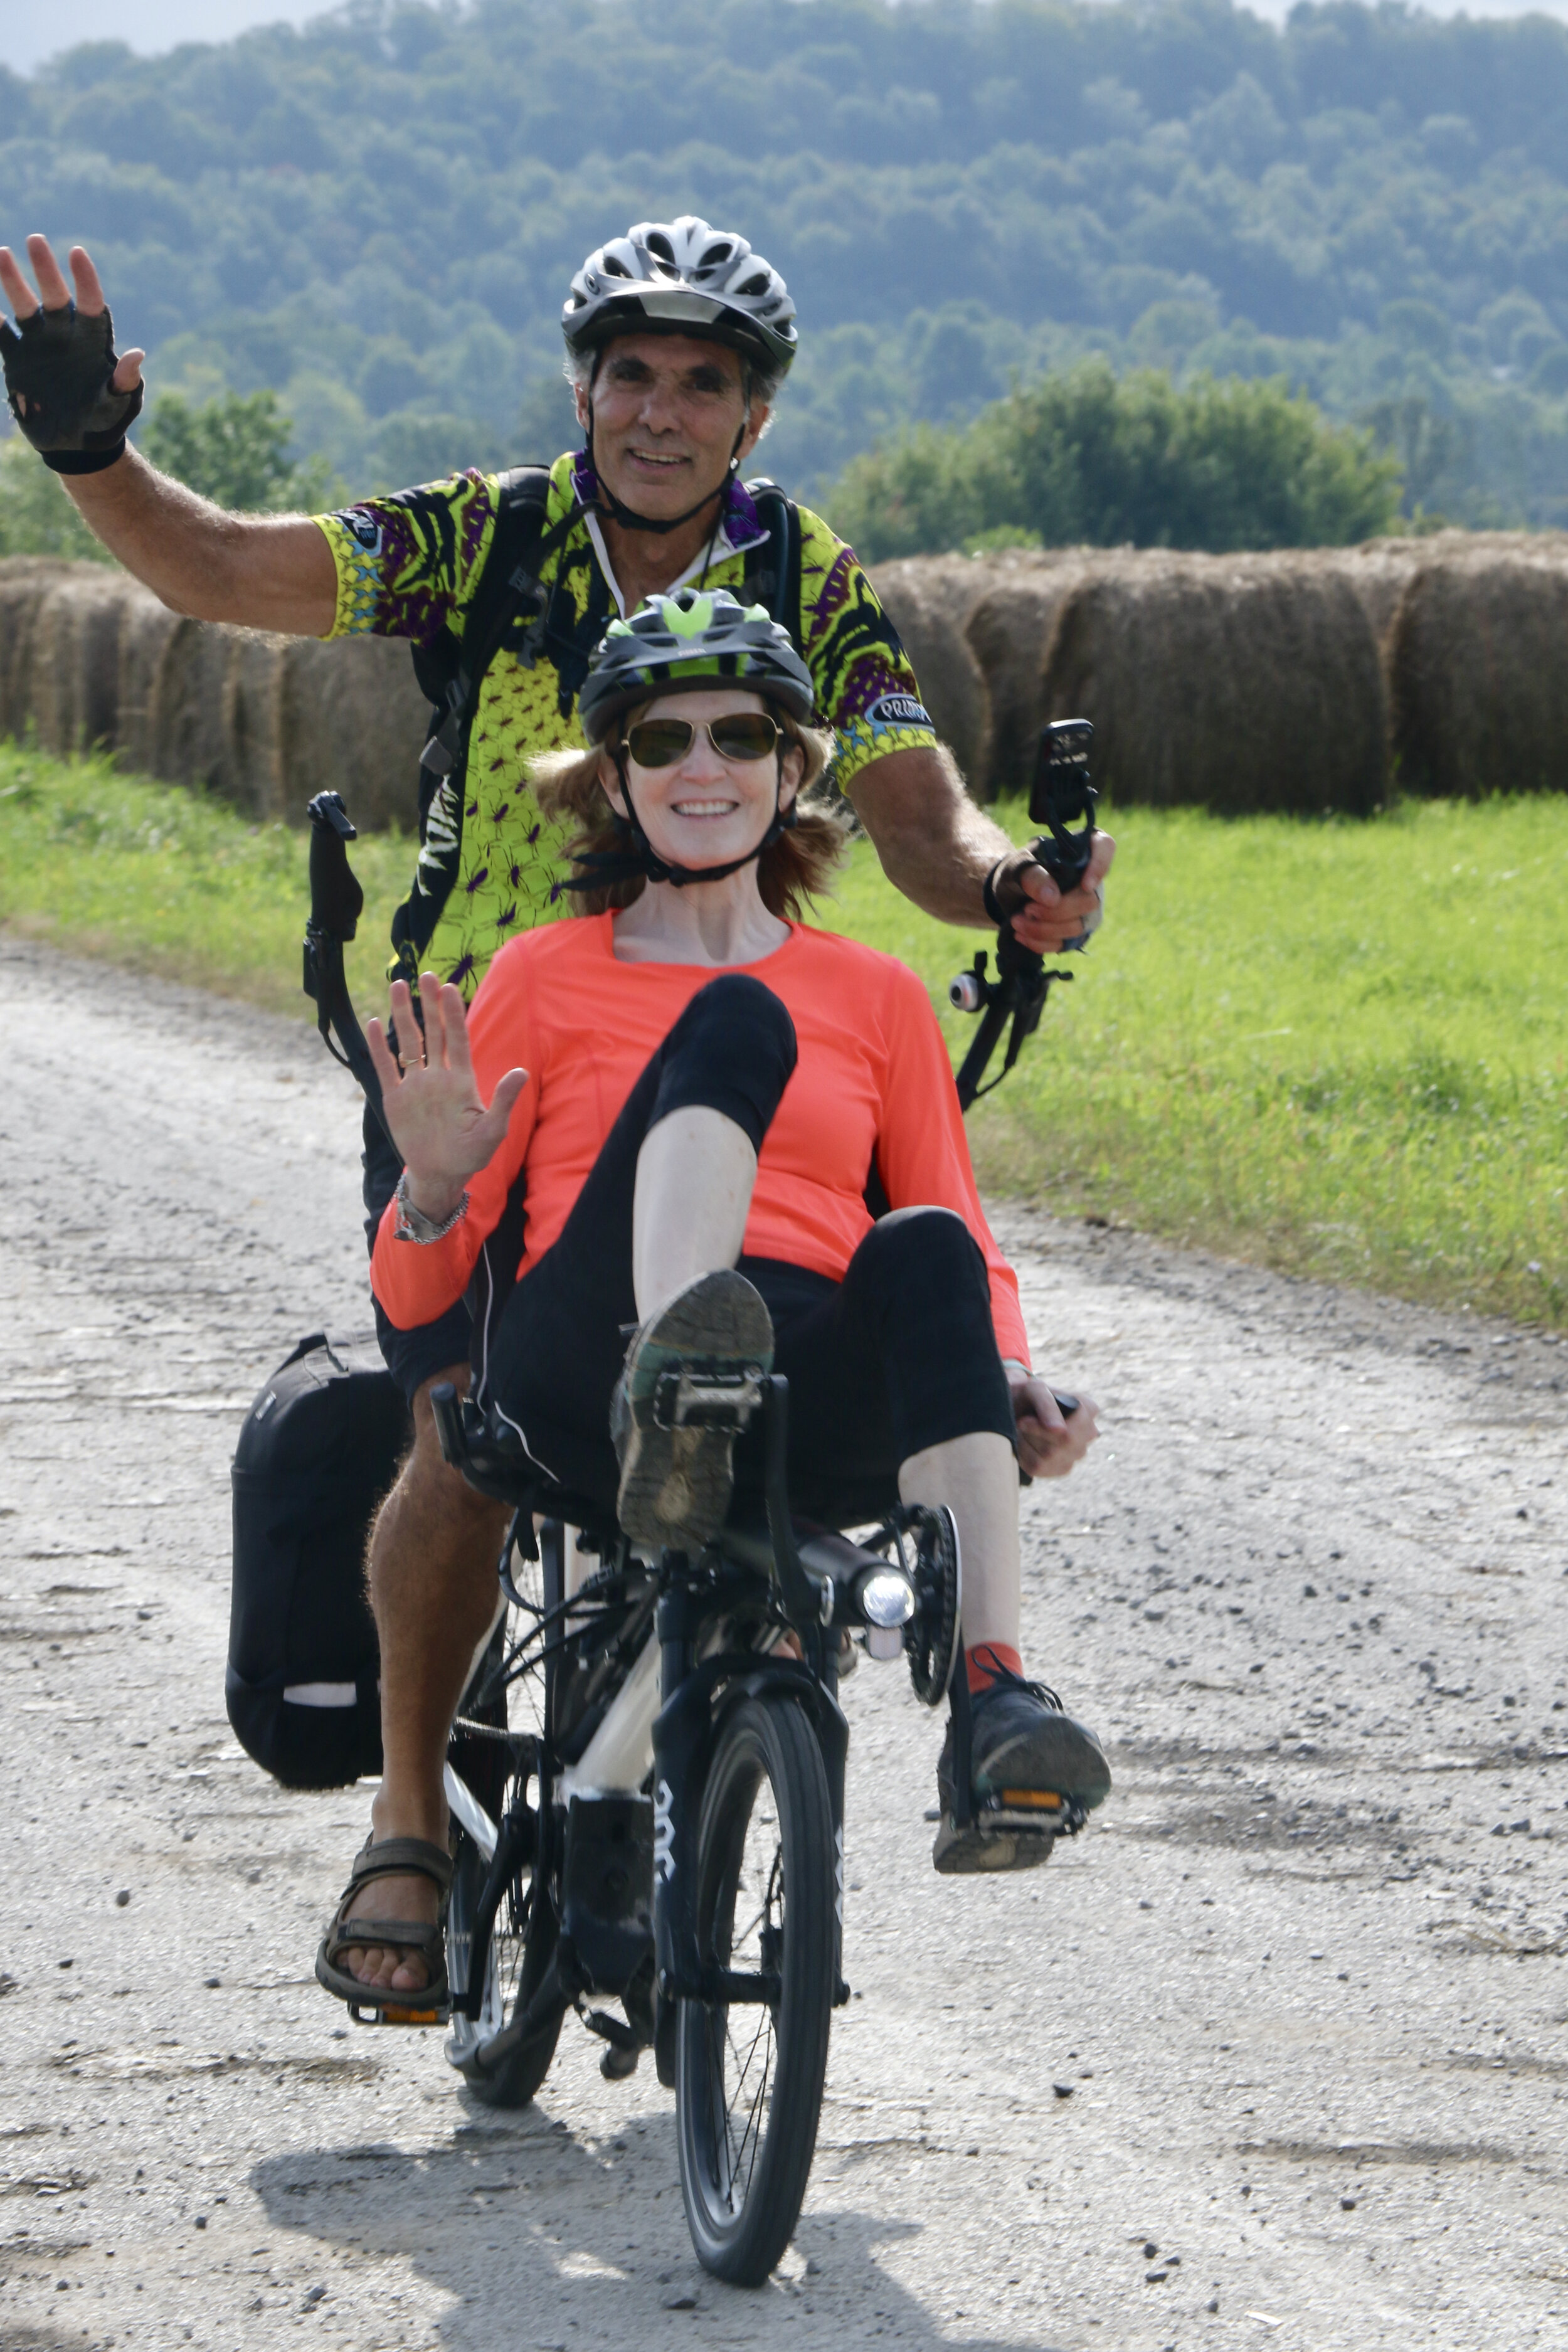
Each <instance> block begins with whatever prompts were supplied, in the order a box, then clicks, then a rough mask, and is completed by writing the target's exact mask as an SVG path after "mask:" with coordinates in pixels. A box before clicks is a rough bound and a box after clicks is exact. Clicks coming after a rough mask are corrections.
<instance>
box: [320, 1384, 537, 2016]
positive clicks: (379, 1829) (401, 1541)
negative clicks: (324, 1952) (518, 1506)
mask: <svg viewBox="0 0 1568 2352" xmlns="http://www.w3.org/2000/svg"><path fill="white" fill-rule="evenodd" d="M436 1379H437V1380H446V1381H451V1382H452V1383H453V1385H454V1386H455V1387H456V1388H457V1389H458V1391H459V1392H462V1391H466V1390H467V1388H468V1366H467V1364H459V1365H454V1366H453V1367H452V1368H451V1370H449V1371H445V1372H440V1373H437V1375H436ZM435 1384H436V1381H435V1380H431V1381H426V1384H425V1386H424V1387H423V1388H422V1389H421V1390H420V1391H419V1392H418V1394H417V1395H416V1398H415V1400H414V1449H413V1451H412V1453H411V1454H409V1456H408V1459H407V1461H406V1462H405V1464H404V1465H403V1469H402V1472H401V1474H400V1475H399V1477H398V1481H397V1484H396V1486H394V1488H393V1490H392V1492H391V1494H390V1495H389V1496H387V1498H386V1500H385V1502H384V1504H383V1505H382V1507H381V1511H380V1514H379V1516H378V1517H377V1519H376V1522H375V1527H374V1532H373V1533H372V1536H371V1539H370V1598H371V1606H372V1608H373V1609H374V1612H375V1625H376V1633H377V1634H378V1636H379V1638H380V1643H381V1737H382V1748H383V1755H384V1765H383V1771H382V1781H381V1787H380V1790H378V1792H377V1794H376V1798H375V1801H374V1805H373V1806H372V1808H371V1824H372V1828H373V1831H374V1835H375V1839H376V1842H377V1843H378V1844H379V1843H380V1842H381V1841H382V1840H383V1839H384V1838H392V1837H416V1838H427V1839H428V1840H429V1841H430V1842H431V1843H432V1844H435V1845H442V1846H444V1845H445V1844H446V1843H447V1799H446V1796H445V1794H444V1792H443V1790H442V1786H441V1772H442V1766H443V1764H444V1762H445V1760H446V1754H447V1735H448V1733H449V1732H450V1730H451V1727H452V1717H453V1716H454V1715H455V1714H456V1713H457V1711H458V1701H459V1699H460V1698H461V1697H462V1696H463V1686H464V1685H465V1683H466V1682H467V1680H468V1672H469V1668H470V1666H471V1664H472V1663H473V1656H474V1651H475V1648H476V1647H477V1645H478V1643H479V1642H481V1641H482V1640H483V1639H484V1635H485V1632H486V1629H487V1628H488V1627H489V1624H490V1622H491V1621H492V1619H493V1617H494V1614H495V1602H496V1561H497V1559H498V1558H499V1556H500V1544H501V1538H502V1536H503V1535H504V1534H505V1532H506V1526H507V1520H508V1517H509V1516H510V1514H509V1512H508V1509H507V1507H506V1505H505V1504H504V1503H493V1502H490V1501H489V1499H488V1498H487V1497H486V1496H483V1495H478V1494H476V1493H475V1492H474V1489H473V1488H472V1487H471V1486H469V1485H468V1481H467V1479H465V1478H464V1477H462V1476H461V1475H459V1473H458V1471H456V1470H453V1469H450V1468H449V1467H448V1466H447V1464H446V1463H445V1462H444V1461H443V1460H442V1458H441V1447H440V1444H439V1441H438V1440H437V1435H436V1423H435V1416H434V1415H433V1413H432V1412H431V1410H430V1391H431V1389H432V1388H433V1387H434V1386H435ZM438 1903H439V1897H438V1895H437V1890H436V1888H435V1886H434V1885H432V1884H431V1882H430V1881H429V1879H427V1878H420V1877H417V1876H412V1877H407V1878H377V1879H373V1880H372V1881H371V1883H370V1885H368V1886H366V1887H364V1888H363V1890H362V1891H361V1893H360V1895H359V1896H358V1897H357V1899H356V1901H355V1903H354V1905H353V1909H352V1910H351V1912H350V1915H349V1916H351V1917H353V1916H367V1917H374V1918H380V1919H410V1920H419V1921H426V1920H433V1919H434V1918H435V1916H436V1914H437V1906H438ZM340 1965H341V1966H342V1968H343V1969H345V1970H346V1972H347V1973H348V1974H349V1975H350V1976H354V1977H358V1979H360V1981H361V1983H362V1984H367V1985H369V1984H374V1985H385V1986H390V1987H392V1988H393V1989H394V1990H396V1991H399V1992H416V1991H417V1990H419V1989H420V1988H421V1987H422V1986H423V1985H425V1984H426V1982H427V1981H428V1977H427V1973H426V1966H425V1961H424V1958H422V1957H421V1956H420V1955H418V1954H416V1953H412V1954H406V1955H405V1954H404V1953H402V1952H400V1951H398V1950H397V1949H396V1948H395V1947H388V1948H381V1947H379V1946H371V1947H363V1946H351V1947H349V1948H347V1949H346V1950H345V1951H344V1952H343V1954H342V1959H341V1962H340Z"/></svg>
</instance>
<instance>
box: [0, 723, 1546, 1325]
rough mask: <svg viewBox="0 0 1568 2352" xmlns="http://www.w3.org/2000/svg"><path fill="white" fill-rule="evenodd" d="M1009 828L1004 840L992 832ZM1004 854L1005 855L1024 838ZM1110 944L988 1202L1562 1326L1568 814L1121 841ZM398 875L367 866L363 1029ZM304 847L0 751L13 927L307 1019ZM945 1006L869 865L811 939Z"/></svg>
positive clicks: (1138, 821) (1051, 1046)
mask: <svg viewBox="0 0 1568 2352" xmlns="http://www.w3.org/2000/svg"><path fill="white" fill-rule="evenodd" d="M1007 814H1012V815H1018V814H1019V813H1018V812H1016V811H1015V812H1009V813H1007ZM1020 829H1021V828H1020ZM1115 830H1116V833H1117V835H1118V840H1119V843H1120V849H1119V854H1118V858H1117V864H1116V869H1115V873H1114V876H1113V877H1112V886H1111V889H1110V905H1109V919H1108V921H1107V924H1106V927H1105V929H1104V930H1103V931H1102V932H1101V933H1100V937H1099V938H1098V939H1097V940H1095V941H1094V943H1093V945H1092V947H1091V948H1090V950H1089V953H1088V954H1087V955H1086V956H1083V957H1074V958H1070V959H1068V961H1070V962H1071V963H1072V965H1073V967H1074V970H1075V973H1076V977H1075V980H1074V982H1073V985H1072V987H1071V988H1070V989H1063V990H1059V991H1058V992H1056V994H1055V996H1054V997H1053V1000H1052V1003H1051V1004H1050V1006H1049V1008H1048V1010H1047V1014H1046V1018H1045V1021H1044V1022H1043V1024H1042V1025H1041V1028H1040V1031H1039V1034H1038V1035H1037V1039H1036V1041H1035V1043H1034V1045H1033V1046H1032V1047H1031V1048H1030V1050H1029V1052H1028V1055H1027V1056H1026V1060H1025V1062H1024V1063H1023V1064H1022V1065H1021V1066H1019V1068H1018V1069H1017V1070H1016V1071H1015V1073H1014V1074H1013V1076H1012V1077H1010V1078H1009V1079H1008V1081H1007V1083H1006V1085H1005V1087H1004V1088H1003V1090H1002V1092H1001V1093H1000V1094H999V1095H998V1097H996V1099H995V1101H994V1103H992V1104H990V1105H983V1106H982V1107H981V1108H979V1109H978V1110H977V1111H976V1112H975V1114H974V1115H973V1120H972V1129H973V1143H974V1150H975V1158H976V1161H977V1164H978V1166H979V1169H980V1172H981V1177H982V1181H984V1182H985V1183H986V1184H987V1185H988V1186H990V1187H991V1188H992V1189H993V1190H994V1191H995V1192H1012V1193H1015V1194H1019V1195H1022V1196H1024V1197H1026V1198H1028V1199H1030V1200H1034V1201H1037V1202H1040V1203H1041V1204H1042V1205H1043V1206H1045V1207H1047V1208H1050V1209H1053V1210H1057V1211H1058V1212H1062V1213H1077V1214H1083V1215H1092V1216H1099V1217H1105V1218H1108V1219H1111V1220H1113V1221H1115V1222H1118V1223H1130V1224H1135V1225H1138V1226H1141V1227H1142V1228H1143V1229H1145V1230H1147V1231H1151V1232H1156V1233H1161V1234H1168V1235H1170V1236H1172V1237H1173V1238H1175V1239H1177V1240H1182V1241H1193V1242H1201V1243H1204V1244H1208V1245H1210V1246H1212V1247H1214V1248H1215V1249H1219V1250H1222V1251H1225V1252H1227V1253H1229V1254H1231V1255H1237V1256H1245V1257H1250V1258H1256V1259H1258V1260H1259V1261H1261V1262H1264V1263H1267V1264H1268V1265H1276V1266H1280V1267H1283V1268H1286V1269H1289V1270H1290V1271H1294V1272H1299V1273H1309V1274H1313V1275H1318V1276H1325V1277H1327V1278H1329V1279H1331V1280H1335V1281H1344V1282H1352V1283H1356V1284H1360V1285H1364V1286H1369V1287H1372V1288H1375V1289H1383V1290H1389V1291H1395V1292H1399V1293H1401V1294H1403V1295H1405V1297H1416V1298H1424V1299H1430V1300H1433V1301H1440V1302H1443V1303H1446V1304H1448V1305H1451V1306H1458V1305H1465V1304H1468V1305H1471V1306H1473V1307H1475V1308H1477V1309H1478V1310H1481V1309H1488V1310H1496V1311H1499V1312H1502V1313H1507V1314H1510V1315H1514V1316H1517V1317H1520V1318H1523V1319H1526V1320H1531V1321H1547V1322H1552V1323H1560V1322H1563V1321H1564V1320H1568V1213H1565V1206H1564V1203H1565V1200H1568V1038H1565V1035H1564V1016H1563V999H1564V982H1565V981H1568V945H1565V944H1564V941H1563V926H1562V921H1561V910H1562V908H1563V902H1564V898H1565V897H1568V887H1565V886H1568V804H1565V803H1559V802H1553V801H1546V800H1536V801H1528V802H1526V801H1521V802H1515V803H1489V804H1486V805H1484V806H1476V807H1471V806H1468V805H1431V804H1426V805H1415V804H1409V805H1406V806H1404V807H1401V808H1397V809H1395V810H1394V811H1393V812H1391V813H1390V814H1387V815H1385V816H1383V817H1380V818H1378V819H1377V820H1376V821H1375V822H1373V823H1371V824H1359V825H1358V824H1349V823H1341V824H1306V823H1295V822H1291V821H1288V820H1283V819H1271V818H1255V819H1251V820H1247V821H1244V822H1232V823H1223V824H1222V823H1217V822H1215V821H1214V820H1213V819H1209V818H1205V817H1204V816H1202V815H1198V814H1176V815H1168V816H1156V815H1152V814H1148V813H1146V812H1142V811H1129V812H1127V813H1126V814H1124V815H1123V816H1122V817H1121V819H1120V820H1118V821H1117V823H1116V826H1115ZM410 859H411V850H410V846H409V844H408V843H407V842H406V841H405V840H403V841H399V840H393V839H389V838H387V837H385V836H381V837H377V838H371V839H367V840H365V841H363V842H362V843H360V844H359V845H358V849H357V851H356V853H355V865H356V869H357V870H358V872H359V874H360V877H361V879H362V880H363V883H364V885H365V895H366V901H367V905H366V913H365V917H364V919H363V922H362V924H361V931H360V939H359V940H358V941H357V942H356V944H355V948H354V950H353V961H352V964H351V982H352V984H353V987H354V989H355V991H356V994H357V995H358V997H359V999H360V1001H361V1003H362V1005H363V1007H365V1008H367V1009H368V1008H369V1007H371V1006H374V1003H376V1001H377V991H376V975H377V972H378V971H379V968H380V963H381V957H382V943H383V942H384V940H385V937H386V926H387V919H388V917H389V915H390V912H391V909H392V908H393V906H394V905H395V902H396V900H397V899H398V898H400V897H401V896H402V893H403V891H404V889H405V886H406V882H407V877H408V871H409V866H410ZM304 908H305V845H304V840H303V837H302V836H301V835H299V834H294V833H289V832H286V831H284V830H282V829H281V828H279V827H267V828H263V829H257V828H254V827H250V826H247V824H245V823H244V822H243V821H242V820H240V819H239V818H237V817H236V816H235V815H234V814H232V812H230V811H229V810H227V809H226V808H224V807H222V806H221V805H219V804H217V803H213V802H210V801H203V800H201V799H199V798H197V797H196V796H195V795H193V794H191V793H186V792H184V791H182V790H180V789H178V788H173V787H165V786H160V785H153V784H145V783H141V782H135V781H132V780H131V779H127V778H123V777H120V776H117V775H115V774H114V773H113V772H112V771H110V770H109V769H107V768H105V767H103V766H101V765H99V764H96V763H93V762H79V763H72V764H67V765H61V764H58V763H55V762H52V761H46V760H44V759H41V758H39V757H38V756H37V755H36V754H34V753H33V752H31V751H27V750H26V749H25V748H22V747H18V746H15V745H0V921H4V922H5V924H6V925H7V926H8V927H9V928H10V929H12V930H13V932H16V931H21V932H24V933H26V934H29V935H32V936H35V937H37V938H40V939H47V940H50V941H52V942H54V943H56V944H58V946H59V947H61V948H62V949H68V950H70V951H72V952H86V953H89V954H95V955H103V956H108V957H111V958H113V959H115V960H116V961H120V962H122V963H125V964H128V965H130V966H131V967H132V968H133V969H136V970H140V971H156V972H160V973H163V974H166V975H168V976H169V977H171V978H174V979H178V980H184V981H189V982H195V983H197V984H200V985H205V986H209V987H212V988H215V989H217V990H220V991H223V992H227V993H229V994H233V995H236V996H242V997H245V998H247V999H248V1000H250V1001H251V1002H253V1003H260V1004H264V1005H268V1006H271V1007H274V1008H277V1009H279V1010H283V1011H296V1012H298V1013H300V1014H301V1016H304V1015H305V1014H306V1013H308V1010H309V1008H308V1007H307V1006H306V1004H305V1001H304V999H303V997H302V996H301V995H300V993H299V968H300V963H299V942H300V932H301V928H302V922H303V916H304ZM825 913H826V919H827V920H828V921H830V922H831V923H833V924H834V925H835V926H836V927H838V928H842V929H846V930H849V931H853V932H854V933H856V934H857V935H858V937H860V938H862V939H865V940H869V941H870V942H871V943H872V944H874V945H876V946H878V947H882V948H886V949H889V950H891V951H892V952H893V953H895V954H897V955H900V956H902V957H904V958H905V959H906V960H907V961H909V962H910V963H911V964H913V965H914V966H915V967H916V968H917V970H919V971H921V973H922V974H923V975H924V976H925V977H926V979H927V980H928V981H929V982H930V983H931V987H932V990H933V992H936V993H937V995H938V997H939V1000H941V1001H942V1002H943V1004H944V1012H943V1018H944V1020H945V1022H946V1024H947V1026H948V1029H949V1033H950V1034H951V1036H952V1040H953V1043H954V1045H955V1047H960V1048H961V1047H962V1045H963V1044H964V1043H965V1042H966V1040H967V1036H968V1034H969V1027H968V1024H967V1023H965V1022H963V1020H962V1019H961V1018H960V1016H958V1015H955V1014H951V1013H947V1012H946V1011H945V984H946V982H947V980H948V979H949V978H950V977H951V975H952V972H953V971H956V970H957V969H958V968H959V966H960V965H961V964H963V963H965V962H967V961H968V960H969V957H970V955H971V954H972V953H973V949H974V947H975V946H976V945H977V944H978V943H979V942H978V938H977V935H975V934H973V933H969V934H964V933H959V932H956V931H944V930H942V929H941V928H940V927H938V926H936V925H933V924H931V923H929V922H927V921H926V920H925V919H923V918H922V917H921V916H920V915H919V914H918V913H917V912H916V911H915V909H914V908H911V907H910V906H909V905H908V904H907V903H906V902H905V901H904V900H903V899H901V898H899V897H898V896H897V894H896V893H895V892H894V891H892V890H891V889H890V888H889V886H888V885H887V883H886V882H884V881H883V879H882V877H881V875H880V873H879V869H878V867H877V865H876V862H875V859H874V858H873V857H872V856H871V855H870V853H869V851H868V848H867V847H866V846H865V845H860V846H859V847H858V849H857V851H856V854H855V858H854V862H853V865H852V866H851V868H850V870H849V872H848V874H847V876H846V877H845V879H844V882H843V884H842V887H841V889H840V892H839V895H838V898H837V901H836V903H835V904H834V905H833V906H832V908H829V909H826V910H825Z"/></svg>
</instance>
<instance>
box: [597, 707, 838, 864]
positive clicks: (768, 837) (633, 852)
mask: <svg viewBox="0 0 1568 2352" xmlns="http://www.w3.org/2000/svg"><path fill="white" fill-rule="evenodd" d="M606 748H607V749H608V750H609V753H610V757H611V759H612V760H614V761H615V763H616V775H617V776H618V777H619V778H620V784H621V793H622V797H623V798H624V800H625V801H626V815H625V816H624V817H619V816H617V818H616V822H617V824H623V825H624V826H625V827H626V831H627V833H629V834H630V835H631V837H632V841H633V844H634V846H633V847H632V848H630V849H610V850H598V851H593V852H590V854H589V855H588V856H586V857H584V859H583V860H582V863H583V865H584V866H587V867H588V868H589V869H590V870H589V871H588V872H587V873H586V874H574V876H573V877H572V879H571V880H570V881H569V882H564V883H563V884H562V886H561V887H562V888H563V889H565V890H604V889H609V888H613V887H614V886H615V885H616V883H617V882H630V881H633V880H635V879H636V878H637V877H638V876H640V877H642V878H643V880H645V881H647V882H668V884H669V886H670V887H671V888H672V889H675V890H684V889H686V888H688V887H689V886H690V885H691V884H692V883H693V882H722V881H725V880H726V879H727V878H728V877H729V876H730V875H731V874H739V873H740V871H741V869H742V866H751V865H752V864H753V863H754V862H755V861H756V859H758V858H759V857H761V856H763V852H764V851H765V850H769V849H771V848H772V847H773V844H774V842H775V841H776V840H777V839H778V837H779V835H780V834H782V833H793V832H794V830H795V819H796V815H797V811H796V807H795V802H794V801H793V800H792V801H791V803H790V804H789V806H788V808H787V809H786V808H784V807H783V806H781V803H782V802H783V800H784V739H783V737H782V736H781V737H780V740H779V745H778V751H777V759H778V782H777V784H776V785H775V786H774V790H773V815H772V816H771V817H770V818H769V820H768V825H767V830H766V832H765V833H764V834H763V837H762V839H761V840H760V841H759V842H758V843H757V845H756V847H755V848H754V849H748V850H747V851H746V853H745V855H744V856H742V857H731V858H730V859H729V860H728V861H727V863H726V864H724V865H722V866H671V865H668V864H667V863H666V861H665V860H664V859H663V858H662V857H660V856H658V855H657V854H656V852H655V850H654V846H653V844H652V843H651V842H650V841H649V839H648V837H647V834H646V833H645V832H644V831H643V829H642V824H641V823H640V821H639V819H638V816H637V803H636V802H635V801H634V800H633V799H632V788H631V782H630V779H629V778H628V776H627V774H626V746H625V745H624V744H621V743H616V744H614V745H610V746H607V747H606Z"/></svg>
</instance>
